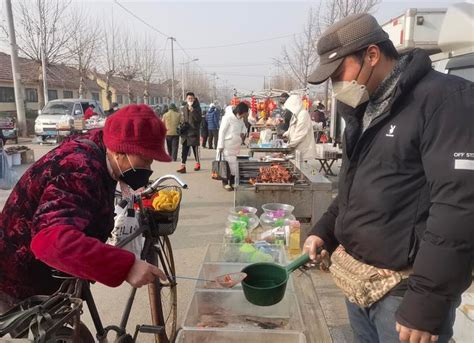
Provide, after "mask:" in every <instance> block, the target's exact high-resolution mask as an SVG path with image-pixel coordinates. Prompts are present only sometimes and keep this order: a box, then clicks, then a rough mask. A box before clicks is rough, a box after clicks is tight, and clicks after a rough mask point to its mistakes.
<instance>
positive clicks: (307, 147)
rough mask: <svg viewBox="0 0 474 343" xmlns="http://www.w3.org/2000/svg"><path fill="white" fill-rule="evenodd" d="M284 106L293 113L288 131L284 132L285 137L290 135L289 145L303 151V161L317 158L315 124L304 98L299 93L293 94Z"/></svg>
mask: <svg viewBox="0 0 474 343" xmlns="http://www.w3.org/2000/svg"><path fill="white" fill-rule="evenodd" d="M284 108H285V109H287V110H289V111H290V112H291V113H293V116H292V117H291V120H290V126H289V128H288V131H286V132H285V133H284V134H283V136H284V137H288V146H289V147H290V148H294V149H295V150H298V151H299V152H300V153H301V160H302V161H309V160H312V159H315V158H316V142H315V140H314V133H313V124H312V122H311V117H310V115H309V113H308V111H307V110H306V109H305V108H304V105H303V100H301V97H300V96H298V95H291V96H290V97H289V98H288V100H286V102H285V105H284Z"/></svg>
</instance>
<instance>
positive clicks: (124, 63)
mask: <svg viewBox="0 0 474 343" xmlns="http://www.w3.org/2000/svg"><path fill="white" fill-rule="evenodd" d="M121 46H122V49H120V54H119V68H118V70H119V71H118V75H119V76H120V77H121V78H122V79H124V80H125V81H126V82H127V93H128V99H129V102H130V103H132V102H134V99H135V95H136V94H134V93H133V90H132V87H131V81H132V80H134V79H135V78H137V76H138V75H139V72H140V49H139V47H138V43H137V42H133V41H132V38H131V37H130V36H129V35H123V38H122V44H121Z"/></svg>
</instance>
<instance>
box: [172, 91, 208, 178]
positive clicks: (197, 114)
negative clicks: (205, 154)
mask: <svg viewBox="0 0 474 343" xmlns="http://www.w3.org/2000/svg"><path fill="white" fill-rule="evenodd" d="M201 121H202V110H201V106H200V105H199V100H198V99H197V98H196V96H195V95H194V93H193V92H188V93H187V94H186V105H185V106H184V108H183V117H182V120H181V123H182V124H184V125H185V127H186V129H185V132H184V133H181V145H182V154H181V168H179V169H178V170H177V172H178V173H181V174H184V173H186V161H187V159H188V154H189V150H190V149H191V148H192V150H193V153H194V158H195V159H196V165H195V167H194V170H195V171H199V170H201V162H200V159H199V139H200V135H199V133H200V130H201Z"/></svg>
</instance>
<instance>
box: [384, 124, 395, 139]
mask: <svg viewBox="0 0 474 343" xmlns="http://www.w3.org/2000/svg"><path fill="white" fill-rule="evenodd" d="M396 127H397V125H390V130H388V133H387V134H386V135H385V136H387V137H395V135H394V134H393V132H394V131H395V129H396Z"/></svg>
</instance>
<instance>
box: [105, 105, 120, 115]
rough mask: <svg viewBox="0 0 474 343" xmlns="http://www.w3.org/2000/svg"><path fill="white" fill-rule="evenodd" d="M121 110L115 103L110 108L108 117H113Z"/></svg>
mask: <svg viewBox="0 0 474 343" xmlns="http://www.w3.org/2000/svg"><path fill="white" fill-rule="evenodd" d="M118 110H119V105H118V104H117V103H116V102H113V103H112V105H111V106H110V108H109V110H108V111H107V113H106V115H107V117H108V116H111V115H112V114H114V113H115V112H117V111H118Z"/></svg>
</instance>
